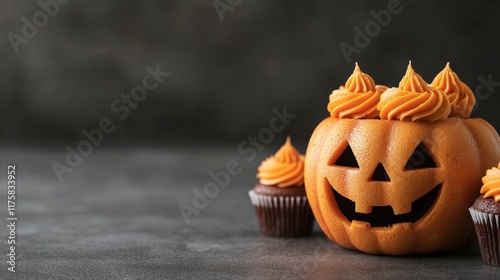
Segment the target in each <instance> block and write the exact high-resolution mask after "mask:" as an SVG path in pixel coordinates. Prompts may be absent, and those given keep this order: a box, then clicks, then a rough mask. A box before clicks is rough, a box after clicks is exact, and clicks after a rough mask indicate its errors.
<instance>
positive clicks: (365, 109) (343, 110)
mask: <svg viewBox="0 0 500 280" xmlns="http://www.w3.org/2000/svg"><path fill="white" fill-rule="evenodd" d="M386 89H387V87H386V86H378V85H375V82H374V81H373V79H372V77H370V76H369V75H368V74H365V73H363V72H361V69H360V68H359V66H358V63H356V66H355V67H354V72H353V73H352V75H351V76H350V77H349V79H347V81H346V83H345V86H341V87H339V88H338V89H336V90H334V91H333V92H332V93H331V94H330V97H329V100H330V102H329V103H328V106H327V109H328V112H330V115H331V116H332V117H334V118H352V119H372V118H375V117H377V116H378V113H379V112H378V110H377V104H378V102H379V100H380V94H381V93H382V92H383V91H384V90H386Z"/></svg>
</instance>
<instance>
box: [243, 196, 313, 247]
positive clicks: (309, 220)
mask: <svg viewBox="0 0 500 280" xmlns="http://www.w3.org/2000/svg"><path fill="white" fill-rule="evenodd" d="M248 195H249V196H250V200H251V202H252V205H253V206H254V208H255V212H256V214H257V219H258V220H259V226H260V230H261V232H262V233H263V234H264V235H268V236H277V237H299V236H307V235H309V234H311V230H312V225H313V222H314V216H313V213H312V211H311V207H310V206H309V203H308V201H307V197H306V196H290V197H287V196H268V195H260V194H256V193H255V192H254V191H253V190H250V191H249V192H248Z"/></svg>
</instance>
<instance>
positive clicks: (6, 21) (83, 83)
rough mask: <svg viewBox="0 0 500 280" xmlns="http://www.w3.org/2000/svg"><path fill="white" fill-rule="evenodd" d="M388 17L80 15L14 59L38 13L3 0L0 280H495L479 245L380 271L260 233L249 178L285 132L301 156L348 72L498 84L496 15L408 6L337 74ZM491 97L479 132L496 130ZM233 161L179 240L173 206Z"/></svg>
mask: <svg viewBox="0 0 500 280" xmlns="http://www.w3.org/2000/svg"><path fill="white" fill-rule="evenodd" d="M221 1H223V0H221ZM232 2H233V3H234V2H235V3H239V1H237V0H233V1H232ZM222 3H226V1H223V2H222ZM387 3H388V1H385V0H384V1H284V0H283V1H264V0H243V1H241V3H240V4H239V5H237V6H236V7H234V9H233V10H232V11H231V12H226V13H224V15H223V16H224V20H223V21H221V19H220V18H219V16H218V14H217V12H216V10H215V9H214V6H213V0H207V1H199V0H198V1H194V0H183V1H179V0H174V1H160V0H149V1H147V0H143V1H118V0H114V1H98V0H91V1H76V0H73V1H69V3H68V4H66V5H61V6H60V10H59V12H58V13H57V14H56V15H55V16H54V17H53V18H50V20H49V21H48V23H47V25H46V26H44V27H41V28H40V29H39V31H38V33H37V34H36V36H34V37H33V38H30V39H29V42H28V43H27V44H22V45H20V46H19V49H20V50H19V53H17V54H16V53H15V51H14V50H13V48H12V46H11V44H10V42H9V39H8V37H7V36H8V34H9V33H10V32H13V33H16V34H18V35H19V34H21V31H22V30H21V29H22V26H23V20H22V19H23V17H26V18H28V19H29V20H32V18H33V15H34V14H36V13H38V12H39V11H40V10H41V7H40V6H39V5H38V4H37V1H19V0H3V1H0V35H1V36H2V37H1V39H0V50H1V51H0V73H1V75H0V120H1V125H0V185H2V187H1V188H0V189H1V193H0V221H3V222H0V255H1V256H3V257H2V258H0V262H1V263H3V265H2V266H1V268H2V271H0V279H11V278H13V279H65V280H66V279H189V278H192V279H240V278H245V279H263V278H273V279H280V278H281V277H283V278H282V279H305V278H311V279H321V278H331V277H337V276H338V277H344V278H346V279H367V278H372V277H378V278H381V277H382V278H387V277H389V278H398V279H401V278H405V279H408V278H414V279H421V278H433V279H443V278H458V279H460V278H463V279H472V278H479V279H488V278H490V279H496V278H498V277H497V276H498V273H499V270H498V269H497V268H494V267H490V266H486V265H484V264H483V262H482V260H481V257H480V254H479V250H478V248H477V246H476V247H472V248H469V250H466V251H462V252H458V253H450V254H438V255H430V256H426V257H422V256H407V257H381V256H372V255H367V254H362V253H359V252H355V251H349V250H345V249H343V248H341V247H339V246H338V245H335V244H334V243H332V242H329V241H326V237H325V236H324V235H323V234H322V233H321V231H320V230H319V229H318V227H317V226H316V227H315V229H314V232H313V235H312V236H311V237H306V238H303V239H297V240H288V239H273V238H265V237H262V236H260V234H259V228H258V225H257V220H256V218H255V215H254V213H253V209H252V206H251V204H250V200H249V198H248V195H247V192H248V190H249V189H251V188H252V187H253V185H254V184H255V183H256V178H255V174H256V172H257V166H258V165H259V163H260V162H261V161H262V160H264V159H265V158H266V157H267V156H269V155H270V154H272V153H274V152H275V151H276V146H278V145H281V144H282V143H283V141H284V139H285V137H286V135H287V134H289V135H291V136H292V137H293V139H294V140H293V141H294V144H295V145H296V146H297V147H298V148H299V150H300V151H301V152H302V153H303V152H305V146H306V144H307V140H308V139H309V136H310V135H311V133H312V131H313V129H314V127H316V125H317V124H318V123H319V122H320V121H321V120H322V119H323V118H325V117H326V116H328V112H327V110H326V105H327V101H328V95H329V94H330V93H331V91H332V90H333V89H335V88H337V87H338V86H339V85H341V84H343V83H344V82H345V80H346V79H347V77H348V76H349V75H350V74H351V73H352V70H353V67H354V61H358V62H359V63H360V65H361V67H362V69H363V70H364V71H365V72H366V73H369V74H371V75H372V77H373V78H374V79H375V81H376V82H377V83H379V84H386V85H389V86H394V85H397V84H398V82H399V80H400V79H401V77H402V76H403V75H404V72H405V70H406V66H407V63H408V60H410V59H411V60H412V61H413V66H414V68H415V70H416V71H417V72H418V73H420V74H421V75H422V76H423V77H424V79H426V80H427V81H428V82H430V81H431V80H432V78H433V77H434V75H436V73H438V72H439V71H440V70H441V69H442V68H443V67H444V66H445V64H446V62H448V61H449V62H451V65H452V68H453V69H454V70H455V71H456V72H457V73H458V74H459V76H460V77H461V78H462V80H463V81H465V82H466V83H468V84H469V86H470V87H471V88H472V89H473V90H475V89H476V87H478V86H480V85H481V82H480V78H479V77H484V78H486V79H488V77H491V78H490V79H492V80H493V81H500V68H499V67H498V62H499V61H500V60H499V56H500V52H498V42H499V39H500V33H499V32H498V30H500V29H499V27H500V18H499V17H498V7H499V6H500V2H498V1H496V2H495V1H474V2H472V1H468V2H460V1H449V0H447V1H417V0H414V1H407V0H404V1H403V0H402V1H401V6H402V7H403V10H402V11H401V13H399V14H398V15H393V16H392V18H391V21H390V24H389V25H388V26H387V27H383V28H381V30H380V33H379V34H378V36H375V37H374V38H372V39H371V41H370V43H369V44H368V46H366V47H365V48H363V49H362V50H361V53H359V54H354V55H353V56H352V59H353V61H351V62H350V63H348V62H347V61H346V59H345V58H344V56H343V54H342V52H341V50H340V48H339V44H340V43H341V42H346V43H349V44H353V40H354V36H355V32H354V28H355V27H360V28H362V29H364V27H365V25H366V24H367V23H369V22H372V21H373V17H372V15H371V11H372V10H373V11H379V10H381V9H386V7H387ZM157 64H159V65H160V68H161V70H162V71H167V72H169V73H170V76H168V77H167V78H166V79H165V81H164V82H163V83H162V84H161V85H160V86H159V87H158V88H157V89H155V90H153V91H152V92H150V93H149V94H148V96H147V98H146V99H145V100H144V101H143V102H141V103H139V105H138V107H137V108H136V109H133V110H131V111H130V115H129V116H128V117H127V118H126V119H124V120H120V119H119V118H118V117H117V115H116V114H115V113H113V112H112V111H111V109H110V105H111V104H112V102H113V101H114V100H116V99H118V98H120V96H121V95H122V94H129V93H130V91H131V89H132V88H133V87H135V86H137V85H140V84H141V83H142V79H143V77H144V76H145V75H146V74H147V72H146V70H145V67H146V66H148V65H149V66H153V68H154V67H155V66H156V65H157ZM497 89H500V86H499V87H498V88H497V87H492V88H491V89H490V91H491V92H492V94H491V96H490V97H489V98H488V99H486V100H484V99H483V100H480V103H479V109H478V110H476V111H474V112H473V116H474V117H482V118H485V119H486V120H488V121H489V122H490V123H492V124H493V125H494V126H495V127H496V128H500V118H499V117H497V115H496V113H497V111H498V109H497V107H498V105H497V104H500V103H499V102H500V100H499V99H500V97H498V96H497V95H498V94H497V92H496V91H497ZM484 93H486V91H484V89H483V94H484ZM283 106H287V108H288V112H290V113H292V114H296V115H297V117H296V118H295V119H293V120H292V121H291V123H290V124H289V125H287V126H286V128H285V129H284V130H283V131H281V132H278V133H276V134H274V135H273V136H274V140H273V141H271V143H269V144H267V145H264V146H265V149H263V150H262V151H255V158H249V155H248V154H243V153H241V152H240V151H239V150H238V149H237V147H238V145H239V144H240V143H242V142H243V141H246V139H247V138H248V137H249V136H255V135H258V132H259V131H261V130H262V129H263V128H265V127H267V126H268V124H269V120H270V119H271V118H272V117H273V113H272V109H273V108H277V109H278V110H281V109H282V108H283ZM103 118H109V119H111V120H112V121H113V124H115V125H116V129H115V130H114V131H113V132H112V133H109V134H106V135H105V136H104V137H103V138H104V139H103V142H102V144H101V145H100V146H99V147H93V151H92V153H91V155H86V156H82V157H81V158H80V160H79V161H78V162H77V163H75V162H73V163H74V164H73V165H72V166H71V172H69V171H68V172H65V173H64V174H63V175H62V179H61V180H59V178H58V177H57V175H56V173H55V172H54V169H53V164H54V162H58V163H61V164H65V165H68V155H69V154H68V152H67V150H66V148H67V147H70V148H72V149H76V147H77V145H78V143H83V142H82V140H84V139H85V137H84V136H83V135H82V130H83V129H86V130H91V129H96V128H98V124H99V122H100V121H101V120H102V119H103ZM131 146H138V147H131ZM248 147H249V146H247V148H248ZM73 160H74V158H73ZM231 161H237V162H238V163H239V164H240V165H241V168H242V172H241V174H239V175H238V176H232V177H231V178H230V182H229V184H228V186H227V187H226V188H225V189H222V190H220V194H219V195H218V196H217V197H214V198H213V199H211V200H210V205H209V206H207V207H206V208H205V209H202V210H200V213H199V214H198V215H193V217H192V221H191V223H190V224H186V222H185V220H184V219H183V216H182V215H181V213H180V211H179V205H180V204H181V203H186V204H190V203H192V201H193V197H194V194H195V191H196V190H198V191H200V190H203V188H204V186H205V185H206V184H207V183H210V182H212V181H213V179H212V178H211V177H210V176H209V174H210V172H220V171H221V170H224V169H225V168H226V165H227V163H228V162H231ZM8 164H16V166H17V170H18V172H17V179H16V180H17V185H18V188H17V195H18V196H17V198H18V200H17V202H18V204H17V207H18V208H17V214H18V217H19V223H18V228H17V238H18V241H19V243H18V245H19V246H18V249H17V253H18V273H16V274H15V275H13V274H8V273H7V271H6V270H5V269H6V268H7V264H6V262H5V260H6V254H7V242H6V241H7V235H8V232H7V227H6V226H5V224H6V217H7V211H6V210H7V199H6V181H7V176H6V173H7V172H6V169H7V168H6V167H7V165H8ZM2 170H3V171H2ZM318 238H319V239H320V240H322V242H323V241H324V242H325V243H326V244H327V245H325V246H323V245H321V246H319V245H318V244H319V243H318V241H317V240H319V239H318ZM322 244H323V243H322ZM317 248H319V249H320V251H319V252H318V253H316V252H315V251H316V249H317ZM297 272H300V273H301V274H300V275H297V274H298V273H297Z"/></svg>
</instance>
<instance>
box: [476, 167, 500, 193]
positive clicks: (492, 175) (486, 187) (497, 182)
mask: <svg viewBox="0 0 500 280" xmlns="http://www.w3.org/2000/svg"><path fill="white" fill-rule="evenodd" d="M499 168H500V163H499V164H498V167H493V168H491V169H488V170H487V171H486V175H485V176H484V177H483V186H482V187H481V194H483V195H484V196H483V197H484V198H488V197H493V198H494V199H495V201H496V202H500V169H499Z"/></svg>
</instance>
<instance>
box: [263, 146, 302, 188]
mask: <svg viewBox="0 0 500 280" xmlns="http://www.w3.org/2000/svg"><path fill="white" fill-rule="evenodd" d="M258 170H259V173H258V174H257V178H259V179H260V180H259V181H260V183H261V184H262V185H267V186H277V187H280V188H285V187H291V186H303V185H304V156H303V155H301V154H300V153H299V152H298V151H297V150H296V149H295V148H294V147H293V146H292V141H291V139H290V137H287V139H286V142H285V145H283V146H282V147H281V148H280V149H279V150H278V151H277V152H276V154H275V155H273V156H270V157H268V158H267V159H266V160H264V161H263V162H262V163H261V164H260V166H259V168H258Z"/></svg>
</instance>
